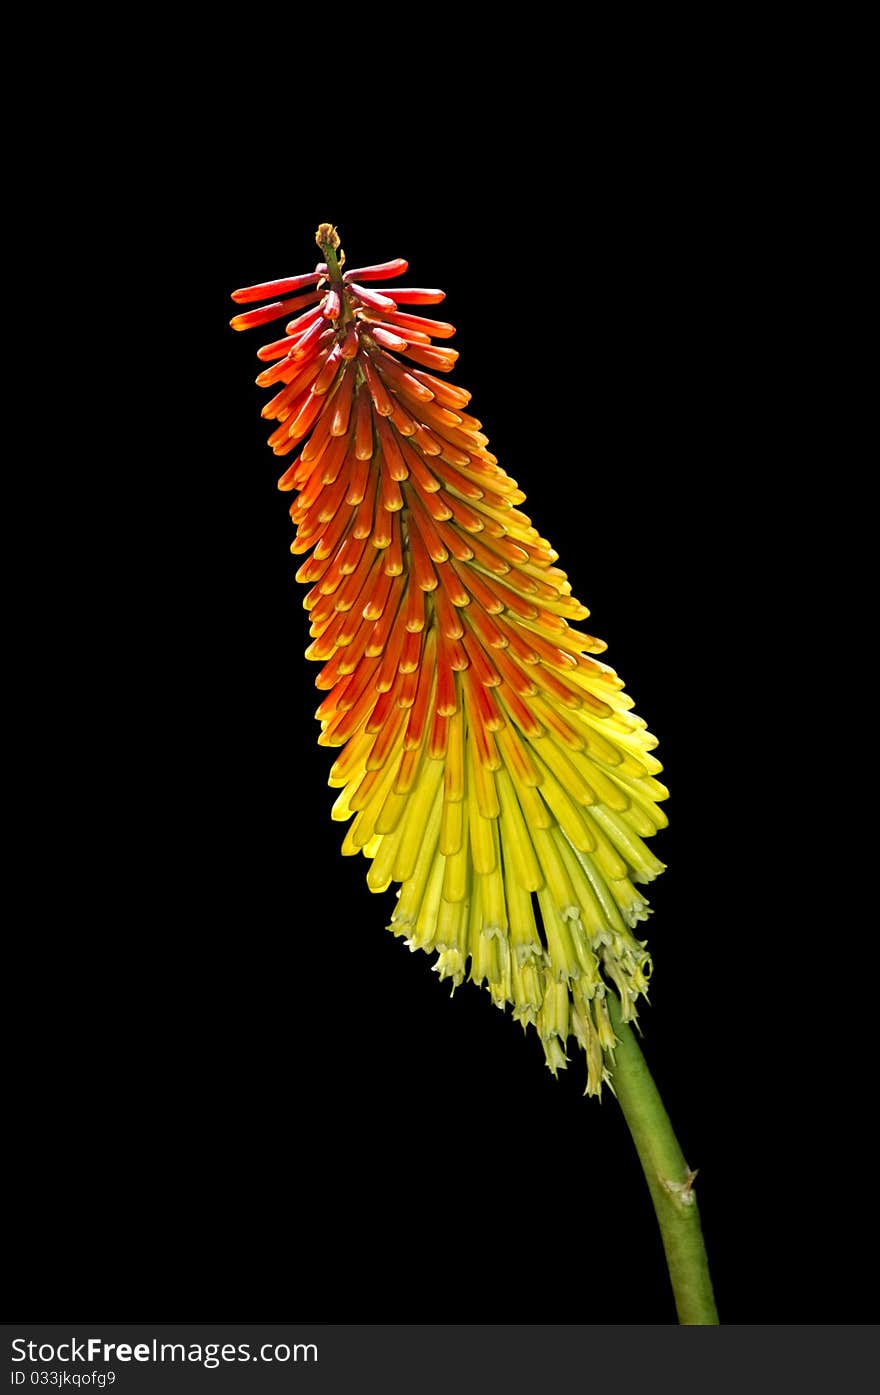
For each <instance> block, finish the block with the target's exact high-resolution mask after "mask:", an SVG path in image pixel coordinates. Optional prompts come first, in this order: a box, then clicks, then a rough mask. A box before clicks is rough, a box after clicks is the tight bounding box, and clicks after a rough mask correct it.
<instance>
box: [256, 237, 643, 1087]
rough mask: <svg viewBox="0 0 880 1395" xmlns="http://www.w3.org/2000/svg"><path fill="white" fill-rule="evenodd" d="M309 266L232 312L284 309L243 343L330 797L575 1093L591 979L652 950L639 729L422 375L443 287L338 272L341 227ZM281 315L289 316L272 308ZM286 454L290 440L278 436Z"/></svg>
mask: <svg viewBox="0 0 880 1395" xmlns="http://www.w3.org/2000/svg"><path fill="white" fill-rule="evenodd" d="M318 244H319V246H320V247H321V249H322V251H323V253H324V256H325V261H323V262H320V263H319V264H318V265H317V266H316V268H315V270H314V271H313V272H311V273H309V274H307V275H304V276H294V277H288V278H286V279H284V280H280V281H271V282H266V283H265V284H262V285H258V286H248V287H245V288H244V289H243V290H238V291H235V292H234V293H233V300H235V301H236V302H237V303H239V304H242V305H249V304H252V303H253V302H256V301H260V300H268V301H269V303H268V304H265V305H263V306H262V307H260V308H257V309H252V310H247V311H244V312H243V313H242V314H240V315H236V317H235V318H234V319H233V320H232V326H233V328H234V329H250V328H252V327H256V326H262V325H266V324H270V323H272V322H273V321H276V320H280V319H283V320H287V321H288V323H287V324H286V327H285V333H284V337H283V338H279V339H277V340H275V341H274V342H273V343H270V344H267V345H266V346H265V347H264V348H262V349H260V350H259V353H258V357H259V358H260V359H261V360H262V361H263V362H264V363H266V364H268V365H269V366H268V367H267V368H266V369H265V370H264V371H263V372H261V373H260V376H259V377H258V378H257V382H258V384H260V385H261V386H265V387H268V388H271V389H272V390H273V396H272V398H271V400H270V401H269V402H267V403H266V405H265V407H264V408H263V416H264V417H266V418H267V419H268V420H270V421H273V422H276V423H277V426H276V427H275V429H274V430H273V432H272V434H271V435H270V437H269V444H270V445H271V447H272V449H273V451H274V453H275V454H276V455H278V456H281V457H287V456H290V455H293V459H292V460H291V461H290V463H289V464H288V465H287V466H286V468H285V470H284V473H283V474H282V476H281V478H280V479H279V481H278V484H279V488H280V489H282V490H289V491H296V498H295V499H294V502H293V504H292V505H291V510H290V513H291V518H292V519H293V522H294V523H295V524H296V537H295V539H294V542H293V544H292V546H291V550H292V551H293V552H294V553H308V554H309V556H308V557H307V558H306V560H305V561H304V562H303V564H302V566H301V567H300V568H299V571H298V572H297V579H298V580H299V581H301V582H303V583H304V584H306V585H307V586H308V587H309V590H308V592H307V594H306V597H305V600H304V605H305V607H306V609H307V610H308V611H309V614H310V619H311V630H310V634H311V636H312V643H311V645H310V646H309V648H308V650H307V651H306V652H307V655H308V657H309V658H312V659H315V660H317V661H318V662H320V663H321V665H322V667H321V670H320V673H319V674H318V677H317V679H316V684H317V687H318V688H319V689H320V690H321V691H322V692H324V693H325V694H326V696H325V697H324V699H323V701H322V702H321V705H320V707H319V708H318V711H317V716H318V718H319V720H320V722H321V735H320V737H319V738H318V739H319V742H320V743H321V744H322V745H325V746H331V747H335V748H338V749H339V752H340V754H339V756H338V758H337V759H336V762H335V764H334V765H333V767H332V770H331V773H330V784H331V785H332V786H334V787H337V788H339V789H340V791H341V793H340V795H339V797H338V799H337V800H336V803H335V805H334V809H333V817H334V818H335V819H339V820H342V821H348V820H351V823H350V827H349V829H348V832H347V834H346V837H345V840H344V842H343V845H342V850H343V852H344V853H346V854H354V853H358V852H362V853H363V854H364V856H365V857H366V858H367V859H368V861H369V862H370V868H369V871H368V873H367V882H368V885H369V886H370V888H371V890H373V891H376V892H381V891H385V890H387V889H388V888H389V887H390V886H391V885H392V883H399V884H400V891H399V893H398V902H397V908H396V910H395V912H394V914H393V916H392V920H391V926H390V928H391V929H392V930H393V931H394V933H395V934H396V935H402V936H405V937H406V943H407V944H408V945H409V946H410V947H411V948H412V949H424V950H428V951H432V952H435V953H436V954H437V963H436V968H437V970H438V972H439V974H440V977H441V978H449V979H451V980H452V983H453V987H455V986H457V985H458V984H460V983H461V982H462V981H463V980H464V978H465V977H466V976H467V977H469V978H470V979H472V980H473V981H474V982H475V983H478V984H482V983H485V984H486V985H487V986H488V989H489V992H490V994H491V996H492V1000H493V1002H495V1003H496V1004H497V1005H498V1006H499V1007H504V1006H506V1005H507V1004H509V1005H510V1006H511V1008H512V1010H513V1015H514V1017H515V1018H517V1019H518V1020H519V1021H520V1022H522V1024H523V1026H524V1027H527V1026H528V1025H529V1024H530V1023H531V1024H533V1025H534V1026H535V1027H536V1028H537V1031H538V1033H539V1035H540V1038H541V1041H542V1043H543V1046H544V1051H545V1054H546V1058H547V1063H548V1065H549V1066H550V1069H551V1070H552V1071H553V1072H554V1073H555V1072H556V1071H557V1070H558V1069H559V1068H560V1067H564V1066H565V1064H566V1059H567V1058H566V1044H567V1042H568V1039H569V1037H570V1036H574V1037H575V1039H576V1040H577V1042H578V1043H579V1044H580V1046H581V1047H582V1048H583V1050H584V1052H585V1055H586V1061H587V1089H588V1092H589V1093H590V1094H599V1093H600V1092H601V1087H602V1083H603V1080H607V1079H608V1078H609V1074H610V1072H609V1064H610V1063H611V1062H612V1061H613V1056H612V1054H611V1053H612V1052H613V1048H614V1044H615V1034H614V1031H613V1028H612V1026H611V1021H610V1018H609V1014H608V1007H607V1004H606V987H613V989H614V990H615V991H616V992H617V994H618V995H619V997H620V1000H621V1005H622V1017H623V1020H624V1021H626V1020H631V1019H633V1018H634V1017H635V1016H636V1002H637V999H638V998H639V996H640V995H642V994H643V993H644V992H645V991H646V988H647V981H648V977H649V974H650V960H649V957H648V955H647V953H646V949H645V944H644V942H643V941H641V940H639V939H637V938H636V936H635V935H634V933H633V932H634V930H635V928H636V926H637V925H638V924H639V922H640V921H643V920H645V919H646V918H647V916H648V914H649V910H648V905H647V902H646V901H645V899H644V897H643V896H642V894H641V892H640V891H639V890H638V886H639V885H640V884H642V883H645V882H649V881H651V880H653V878H654V877H655V876H656V875H657V874H658V873H659V872H660V871H662V870H663V865H662V863H660V862H658V860H657V858H656V857H655V856H654V855H653V853H651V852H650V850H649V849H648V847H647V846H646V844H645V842H644V839H645V838H647V837H650V836H651V835H652V834H653V833H654V832H655V831H656V830H657V829H658V828H662V827H664V826H665V824H666V818H665V816H664V814H663V813H662V811H661V810H660V809H659V808H658V801H660V800H663V799H665V798H666V795H667V790H666V789H665V787H664V786H663V785H662V784H660V783H659V781H658V780H657V779H656V776H657V774H658V773H659V772H660V770H661V766H660V764H659V762H658V761H657V760H656V759H655V758H654V757H653V756H652V755H651V754H650V752H651V750H652V748H653V747H654V746H655V745H656V741H655V739H654V738H653V737H652V736H651V735H650V734H649V733H648V732H647V731H646V729H645V724H644V722H643V721H642V720H641V719H640V718H638V717H636V716H634V715H633V713H632V711H631V710H630V709H631V707H632V702H631V700H630V699H629V698H628V697H627V696H626V694H625V693H624V692H623V685H622V683H621V680H620V679H619V678H618V677H617V675H616V674H615V673H614V671H613V670H612V669H610V668H609V667H608V666H607V665H606V664H604V663H602V662H601V661H600V660H599V659H597V658H596V657H595V656H596V655H598V654H600V653H602V652H603V650H604V649H605V645H604V644H603V643H602V642H601V641H600V640H598V639H594V638H593V636H592V635H589V634H586V633H584V632H583V631H581V630H578V629H575V628H572V623H576V622H579V621H581V620H584V619H586V617H587V615H588V614H589V612H588V611H587V609H586V607H585V606H583V605H582V604H581V603H580V601H578V600H576V599H575V597H574V596H573V595H572V594H571V587H570V585H569V582H568V579H567V577H566V574H565V572H563V571H562V570H560V568H559V567H557V566H555V565H554V564H555V562H556V560H557V554H556V553H555V552H554V551H553V549H552V548H551V546H550V544H549V543H548V542H547V541H546V540H545V539H544V538H543V537H541V535H540V534H539V533H538V532H537V530H536V529H535V528H533V526H532V524H531V521H530V520H529V518H527V517H526V515H525V514H524V513H522V512H521V511H520V509H519V507H518V505H520V504H521V503H523V501H524V498H525V496H524V495H523V493H522V492H521V491H520V490H519V489H518V487H517V484H516V481H515V480H513V479H511V478H510V477H509V476H508V475H507V474H505V472H504V470H503V469H502V468H501V467H500V466H499V464H498V462H497V460H496V458H495V456H494V455H492V454H491V453H490V452H489V450H488V449H487V445H488V441H487V437H486V436H485V435H484V434H483V433H482V430H481V424H480V422H479V421H478V420H477V419H476V417H474V416H472V415H471V414H470V413H469V412H468V411H467V410H466V408H467V406H468V404H469V401H470V394H469V393H467V392H465V391H464V389H462V388H459V387H456V386H454V385H452V384H451V383H449V382H448V381H446V380H445V379H443V378H440V377H438V376H437V375H438V374H440V373H447V372H448V371H449V370H450V369H451V368H452V367H453V365H454V364H455V361H456V359H457V357H458V354H457V353H456V351H455V350H454V349H451V348H448V347H445V345H444V344H442V343H441V344H436V343H434V342H433V341H434V340H441V341H445V340H446V339H448V338H449V337H450V336H451V335H452V334H453V333H454V329H453V326H452V325H450V324H446V323H443V322H442V321H435V320H432V319H430V318H426V317H425V316H424V315H423V314H422V313H421V307H424V306H429V305H435V304H437V303H439V302H440V301H441V300H442V299H443V292H442V291H439V290H428V289H420V288H412V287H400V288H398V287H395V288H393V289H388V288H386V287H384V285H383V286H382V288H381V289H378V288H377V287H376V283H377V282H385V281H387V280H389V279H391V278H394V277H397V276H400V275H402V274H403V273H404V272H406V270H407V263H406V262H405V261H403V260H401V259H399V258H398V259H397V260H395V261H390V262H385V263H382V264H381V265H378V266H368V267H360V268H358V269H357V270H354V271H347V272H345V273H343V271H342V269H341V268H342V264H344V258H343V257H342V255H341V254H340V255H339V256H337V252H338V249H339V238H338V235H337V234H336V231H335V229H333V228H331V227H330V225H329V224H322V226H321V228H319V230H318ZM291 317H292V318H291ZM294 452H295V454H294Z"/></svg>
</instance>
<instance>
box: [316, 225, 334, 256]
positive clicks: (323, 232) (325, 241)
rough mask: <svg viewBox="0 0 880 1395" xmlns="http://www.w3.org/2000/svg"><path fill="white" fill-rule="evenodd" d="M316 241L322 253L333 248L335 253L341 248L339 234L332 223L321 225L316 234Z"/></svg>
mask: <svg viewBox="0 0 880 1395" xmlns="http://www.w3.org/2000/svg"><path fill="white" fill-rule="evenodd" d="M315 241H316V242H317V244H318V246H319V247H320V248H321V251H322V252H323V250H324V248H325V247H332V249H333V251H334V252H335V251H337V250H338V248H339V233H338V232H337V231H336V229H335V228H334V226H333V224H332V223H320V224H319V226H318V231H317V232H316V233H315Z"/></svg>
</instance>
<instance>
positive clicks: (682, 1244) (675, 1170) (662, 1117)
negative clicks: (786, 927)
mask: <svg viewBox="0 0 880 1395" xmlns="http://www.w3.org/2000/svg"><path fill="white" fill-rule="evenodd" d="M607 1001H608V1007H609V1010H610V1013H611V1021H612V1023H613V1025H614V1030H615V1032H616V1033H617V1035H618V1037H619V1038H620V1043H619V1045H618V1046H617V1047H616V1048H615V1051H614V1062H615V1064H614V1075H613V1084H614V1091H615V1094H616V1095H617V1099H618V1101H619V1103H620V1107H621V1109H622V1110H623V1115H624V1118H625V1119H626V1122H627V1124H628V1125H629V1131H630V1133H631V1134H632V1136H633V1142H634V1143H635V1145H636V1151H637V1153H638V1155H639V1161H640V1163H641V1164H642V1168H643V1170H644V1173H645V1177H646V1178H647V1182H648V1188H649V1190H650V1193H651V1200H652V1201H653V1203H654V1210H655V1212H656V1213H657V1220H658V1222H659V1225H660V1234H661V1236H662V1237H663V1248H664V1250H665V1251H666V1263H667V1266H668V1268H669V1277H670V1279H671V1281H672V1291H673V1294H674V1295H675V1306H676V1309H677V1311H678V1320H679V1322H680V1323H684V1324H687V1325H690V1326H710V1325H714V1324H716V1323H717V1322H718V1310H717V1309H716V1307H715V1298H714V1295H713V1293H712V1280H711V1278H710V1276H709V1261H708V1260H707V1258H706V1247H705V1245H704V1244H703V1232H702V1230H701V1228H700V1213H699V1211H698V1210H697V1198H696V1196H695V1195H694V1191H693V1181H694V1177H695V1175H696V1174H695V1173H693V1172H691V1170H690V1168H689V1167H688V1165H687V1163H686V1162H685V1160H684V1155H683V1153H682V1151H681V1148H680V1147H679V1145H678V1140H677V1138H676V1137H675V1134H674V1133H673V1131H672V1125H671V1123H670V1122H669V1115H668V1114H667V1113H666V1110H665V1108H664V1107H663V1101H662V1100H661V1098H660V1095H659V1093H658V1091H657V1086H656V1085H655V1084H654V1081H653V1080H652V1078H651V1072H650V1071H649V1070H648V1067H647V1065H646V1064H645V1058H644V1056H643V1055H642V1053H641V1051H640V1049H639V1046H638V1043H637V1042H636V1039H635V1036H634V1034H633V1031H632V1029H631V1027H630V1026H629V1024H628V1023H626V1022H624V1021H623V1019H622V1018H621V1015H620V1003H619V1002H618V1000H617V998H616V997H615V996H614V994H613V993H609V994H608V999H607Z"/></svg>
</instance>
